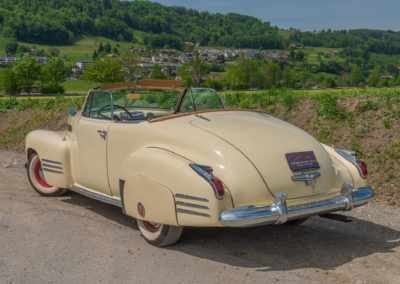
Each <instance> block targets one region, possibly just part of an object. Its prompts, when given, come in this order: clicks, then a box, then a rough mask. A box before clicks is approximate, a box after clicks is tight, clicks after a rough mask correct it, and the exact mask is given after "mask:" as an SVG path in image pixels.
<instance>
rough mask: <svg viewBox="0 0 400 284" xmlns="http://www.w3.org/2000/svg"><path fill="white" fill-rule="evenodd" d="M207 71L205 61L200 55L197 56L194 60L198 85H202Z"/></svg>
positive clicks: (194, 71)
mask: <svg viewBox="0 0 400 284" xmlns="http://www.w3.org/2000/svg"><path fill="white" fill-rule="evenodd" d="M205 71H206V68H205V64H204V63H203V61H201V59H200V58H199V57H198V56H196V58H195V59H194V61H193V75H194V78H195V81H196V86H200V85H201V83H202V81H203V76H204V74H205Z"/></svg>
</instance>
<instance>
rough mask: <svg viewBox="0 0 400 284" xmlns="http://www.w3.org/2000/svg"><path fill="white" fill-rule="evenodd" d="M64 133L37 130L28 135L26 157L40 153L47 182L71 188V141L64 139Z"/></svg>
mask: <svg viewBox="0 0 400 284" xmlns="http://www.w3.org/2000/svg"><path fill="white" fill-rule="evenodd" d="M64 136H65V135H64V133H61V132H54V131H48V130H35V131H32V132H30V133H29V134H28V135H27V137H26V146H25V152H26V158H27V162H28V161H29V158H30V156H31V155H32V154H33V153H34V152H35V153H37V154H38V156H39V158H40V160H41V163H42V168H43V174H44V177H45V179H46V182H47V183H48V184H50V185H52V186H55V187H59V188H69V187H71V186H72V184H73V180H72V176H71V162H70V161H71V160H70V143H69V142H68V141H64V139H63V138H64Z"/></svg>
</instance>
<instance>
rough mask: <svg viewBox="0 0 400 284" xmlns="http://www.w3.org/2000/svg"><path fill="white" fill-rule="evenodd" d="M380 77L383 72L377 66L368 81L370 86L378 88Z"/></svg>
mask: <svg viewBox="0 0 400 284" xmlns="http://www.w3.org/2000/svg"><path fill="white" fill-rule="evenodd" d="M380 75H381V70H380V68H379V67H378V66H377V67H375V68H374V70H372V71H371V73H370V74H369V76H368V79H367V84H368V86H370V87H376V86H377V85H378V81H379V77H380Z"/></svg>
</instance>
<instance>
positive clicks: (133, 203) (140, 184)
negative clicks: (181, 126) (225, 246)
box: [121, 148, 233, 226]
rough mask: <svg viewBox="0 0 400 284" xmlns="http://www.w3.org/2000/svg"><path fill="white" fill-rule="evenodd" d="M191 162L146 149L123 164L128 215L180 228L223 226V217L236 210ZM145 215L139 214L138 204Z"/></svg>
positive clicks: (226, 196)
mask: <svg viewBox="0 0 400 284" xmlns="http://www.w3.org/2000/svg"><path fill="white" fill-rule="evenodd" d="M190 162H191V161H189V160H187V159H186V158H184V157H182V156H179V155H177V154H175V153H173V152H170V151H168V150H164V149H160V148H143V149H141V150H138V151H135V152H134V153H132V154H131V155H130V156H129V157H128V158H127V159H126V160H125V162H124V163H123V165H122V168H121V179H122V180H124V181H125V185H124V188H123V192H122V196H123V204H124V208H125V212H126V214H127V215H129V216H132V217H135V218H138V219H143V220H148V221H152V222H157V223H162V224H167V225H175V226H176V225H179V226H220V223H219V215H220V213H222V212H223V211H226V210H228V209H231V208H232V207H233V205H232V200H231V196H230V193H229V191H228V190H226V193H225V196H224V198H223V199H222V200H219V199H217V198H216V197H215V194H214V191H213V189H212V188H211V186H210V185H209V184H208V182H206V181H205V180H204V179H203V178H202V177H200V176H199V175H198V174H197V173H196V172H195V171H194V170H193V169H192V168H191V167H190V166H189V163H190ZM139 203H141V204H142V205H143V207H144V209H145V210H144V215H142V216H141V215H140V214H139V212H138V204H139Z"/></svg>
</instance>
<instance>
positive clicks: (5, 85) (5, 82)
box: [0, 67, 22, 96]
mask: <svg viewBox="0 0 400 284" xmlns="http://www.w3.org/2000/svg"><path fill="white" fill-rule="evenodd" d="M0 72H1V73H0V83H1V87H2V89H3V90H4V92H5V93H6V94H7V95H14V96H15V95H17V94H19V92H20V91H21V89H22V87H21V81H20V80H19V77H18V75H17V74H16V72H15V70H14V68H11V67H7V68H5V69H4V70H2V71H0Z"/></svg>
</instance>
